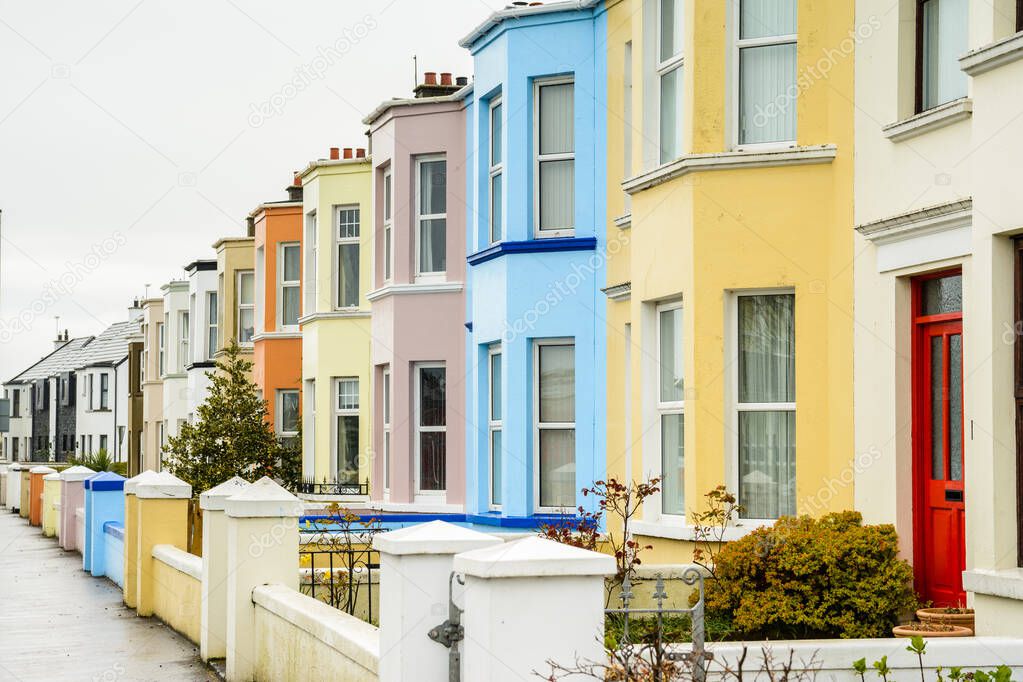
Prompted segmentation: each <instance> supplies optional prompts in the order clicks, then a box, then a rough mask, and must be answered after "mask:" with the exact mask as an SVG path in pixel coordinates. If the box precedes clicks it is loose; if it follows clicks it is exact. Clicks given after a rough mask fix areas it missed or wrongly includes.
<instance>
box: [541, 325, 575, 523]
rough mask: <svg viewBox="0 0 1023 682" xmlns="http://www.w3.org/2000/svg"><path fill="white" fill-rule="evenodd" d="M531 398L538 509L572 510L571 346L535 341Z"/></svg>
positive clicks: (573, 375) (573, 423)
mask: <svg viewBox="0 0 1023 682" xmlns="http://www.w3.org/2000/svg"><path fill="white" fill-rule="evenodd" d="M533 399H534V405H535V406H536V407H535V420H534V430H533V445H534V448H535V450H536V458H535V460H534V465H535V467H536V469H535V470H536V480H535V485H536V499H537V504H536V506H537V508H538V510H561V509H569V510H571V509H574V508H575V506H576V504H575V500H576V495H575V489H576V484H575V344H574V343H573V342H572V341H565V340H544V341H537V342H536V343H535V345H534V353H533Z"/></svg>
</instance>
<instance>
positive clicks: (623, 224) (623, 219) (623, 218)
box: [615, 213, 632, 230]
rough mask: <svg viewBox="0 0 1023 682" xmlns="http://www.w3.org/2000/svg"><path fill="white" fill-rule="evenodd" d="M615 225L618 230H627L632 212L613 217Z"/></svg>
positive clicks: (630, 225)
mask: <svg viewBox="0 0 1023 682" xmlns="http://www.w3.org/2000/svg"><path fill="white" fill-rule="evenodd" d="M615 227H617V228H618V229H619V230H627V229H629V228H630V227H632V214H631V213H626V214H625V215H620V216H618V217H617V218H615Z"/></svg>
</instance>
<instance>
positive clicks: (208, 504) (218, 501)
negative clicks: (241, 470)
mask: <svg viewBox="0 0 1023 682" xmlns="http://www.w3.org/2000/svg"><path fill="white" fill-rule="evenodd" d="M250 485H252V484H251V483H249V482H248V481H246V480H245V479H244V478H242V477H241V476H234V477H232V478H229V479H227V480H226V481H224V482H223V483H221V484H220V485H215V486H213V487H212V488H210V489H209V490H207V491H206V492H204V493H200V494H199V506H200V507H201V508H203V509H205V510H207V511H214V510H215V511H223V510H224V503H225V502H226V500H227V498H229V497H231V496H232V495H236V494H237V493H240V492H241V491H243V490H245V489H246V488H248V487H249V486H250Z"/></svg>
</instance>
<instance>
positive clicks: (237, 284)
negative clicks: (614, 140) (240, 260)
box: [234, 270, 256, 348]
mask: <svg viewBox="0 0 1023 682" xmlns="http://www.w3.org/2000/svg"><path fill="white" fill-rule="evenodd" d="M243 277H252V303H242V278H243ZM234 289H235V300H236V301H237V307H236V309H235V315H234V327H235V340H236V341H237V342H238V345H239V346H241V347H242V348H251V347H252V343H253V339H249V340H248V341H242V340H241V337H242V311H243V310H251V311H252V334H253V336H255V334H256V273H255V272H254V271H252V270H239V271H238V272H237V273H235V277H234Z"/></svg>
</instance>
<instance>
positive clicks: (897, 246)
mask: <svg viewBox="0 0 1023 682" xmlns="http://www.w3.org/2000/svg"><path fill="white" fill-rule="evenodd" d="M856 25H857V30H858V31H860V32H861V33H860V35H861V36H862V37H863V40H862V41H861V42H860V43H859V44H858V46H857V51H856V101H857V113H856V194H855V227H856V233H857V234H856V237H855V238H856V247H855V253H856V257H855V259H854V261H853V263H852V264H851V267H853V268H854V269H855V279H856V311H855V325H856V344H855V376H856V389H855V411H856V420H855V421H856V435H855V449H856V453H857V454H856V458H855V460H854V467H853V468H854V474H855V475H854V477H850V478H855V499H856V508H857V509H859V510H861V511H862V512H863V514H864V517H865V519H866V520H867V521H868V522H872V523H893V524H895V526H896V528H897V530H898V532H899V537H900V539H901V542H902V551H903V554H904V556H906V558H908V559H910V560H912V561H913V564H914V569H915V572H916V583H917V585H916V586H917V590H918V592H920V593H921V595H922V597H923V598H924V599H926V600H932V601H934V602H935V603H936V604H957V603H961V602H966V603H968V604H970V605H972V606H974V607H975V608H976V609H977V634H978V635H994V634H1018V633H1019V632H1020V631H1023V569H1021V568H1020V566H1021V565H1023V551H1021V550H1023V541H1021V540H1023V539H1021V534H1023V521H1021V511H1020V509H1021V507H1020V505H1021V500H1020V494H1021V491H1023V485H1021V484H1023V476H1021V473H1023V448H1021V443H1020V442H1019V440H1018V437H1017V434H1018V433H1020V432H1019V430H1018V429H1019V427H1020V426H1021V425H1023V422H1021V421H1020V420H1021V419H1023V411H1021V410H1020V406H1021V405H1023V391H1021V390H1020V388H1021V387H1023V368H1021V359H1023V346H1021V345H1020V331H1021V329H1023V325H1021V323H1020V320H1021V317H1023V316H1021V314H1020V311H1021V308H1023V300H1021V293H1020V291H1021V282H1023V279H1021V278H1023V257H1021V253H1023V250H1021V243H1020V242H1019V241H1017V236H1018V235H1019V234H1020V233H1023V205H1020V203H1019V201H1018V200H1017V196H1018V193H1019V192H1018V177H1019V172H1018V170H1019V168H1020V161H1019V155H1018V150H1019V149H1020V147H1021V146H1023V125H1020V123H1019V121H1018V120H1015V117H1017V116H1018V115H1019V112H1020V110H1021V109H1023V90H1021V89H1020V87H1019V84H1020V83H1021V82H1023V60H1021V58H1023V33H1020V32H1019V29H1020V28H1023V16H1017V3H1016V2H1015V0H1011V1H1010V0H993V2H972V3H970V2H967V1H966V0H924V1H923V2H919V1H917V0H900V1H899V2H897V3H895V6H894V7H893V6H892V3H891V2H888V1H886V0H858V2H857V3H856ZM964 570H965V572H964Z"/></svg>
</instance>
